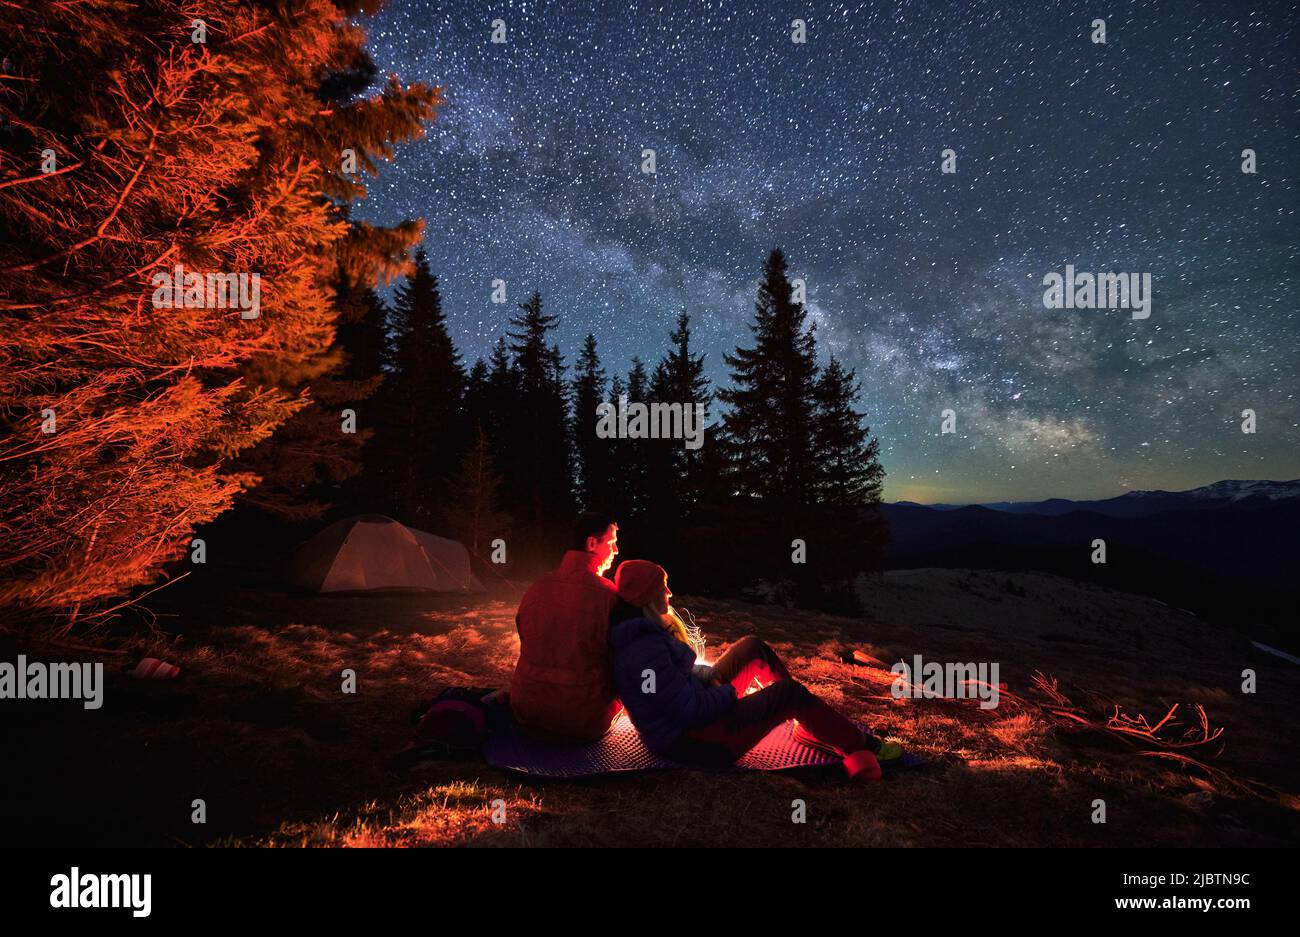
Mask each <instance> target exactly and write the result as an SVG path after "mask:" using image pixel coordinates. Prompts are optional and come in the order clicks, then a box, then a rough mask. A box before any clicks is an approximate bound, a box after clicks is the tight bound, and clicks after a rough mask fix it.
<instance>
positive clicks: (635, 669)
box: [609, 618, 736, 754]
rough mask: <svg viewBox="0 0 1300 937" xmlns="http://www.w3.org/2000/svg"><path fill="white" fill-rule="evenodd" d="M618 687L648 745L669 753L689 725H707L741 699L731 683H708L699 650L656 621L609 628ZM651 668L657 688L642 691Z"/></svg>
mask: <svg viewBox="0 0 1300 937" xmlns="http://www.w3.org/2000/svg"><path fill="white" fill-rule="evenodd" d="M609 646H610V649H611V651H612V652H613V655H614V667H613V670H614V689H615V692H617V693H618V697H619V699H621V700H622V701H623V706H624V707H626V709H627V714H628V717H629V718H630V719H631V720H632V724H633V725H634V726H636V727H637V730H638V731H639V732H640V733H641V738H642V739H643V740H644V741H645V744H646V747H647V748H649V749H650V750H651V751H653V752H657V753H659V754H664V753H665V752H666V751H667V750H668V748H669V747H671V746H672V744H673V742H675V741H677V739H678V737H680V736H681V734H682V732H683V731H685V730H686V729H694V728H696V727H698V726H702V725H707V724H708V723H710V722H713V721H714V720H715V719H717V718H719V717H720V716H722V715H723V714H724V713H726V712H727V710H729V709H731V707H732V706H734V705H735V704H736V688H735V687H733V686H732V685H731V684H730V683H724V684H722V685H721V686H709V685H708V684H707V683H705V682H704V681H703V680H701V679H700V677H699V676H697V675H696V674H695V673H694V672H693V669H694V666H695V651H694V649H692V648H691V646H690V645H688V644H683V643H682V642H681V641H679V640H677V638H676V637H674V636H673V635H672V634H671V633H669V632H668V631H667V630H665V629H664V627H663V626H662V625H660V624H658V623H657V622H653V621H650V620H649V619H646V618H629V619H627V620H626V621H622V622H619V623H617V624H615V625H614V626H613V627H612V628H611V629H610V633H609ZM647 670H652V671H654V692H653V693H647V692H643V687H644V686H645V685H646V682H647V676H646V674H645V672H646V671H647Z"/></svg>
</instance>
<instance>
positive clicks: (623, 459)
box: [599, 374, 636, 523]
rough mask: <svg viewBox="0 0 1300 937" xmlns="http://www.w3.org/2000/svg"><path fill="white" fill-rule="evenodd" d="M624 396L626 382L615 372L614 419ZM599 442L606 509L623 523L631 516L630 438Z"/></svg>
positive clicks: (612, 385)
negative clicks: (605, 481) (606, 484)
mask: <svg viewBox="0 0 1300 937" xmlns="http://www.w3.org/2000/svg"><path fill="white" fill-rule="evenodd" d="M625 396H627V384H626V383H624V381H623V377H622V376H621V375H619V374H615V375H614V377H613V378H612V379H611V380H610V382H609V402H610V404H611V405H612V406H614V407H615V413H614V418H615V420H617V418H618V413H617V408H618V406H619V398H621V397H625ZM599 442H600V443H601V445H602V446H603V447H604V451H605V455H604V459H605V461H606V462H607V464H608V465H609V474H608V480H609V489H608V505H607V509H608V510H609V511H610V512H611V513H612V514H613V515H614V518H615V520H619V521H620V522H621V523H624V522H626V521H627V520H628V519H629V518H631V516H632V507H633V503H634V498H633V496H632V495H633V493H632V490H631V486H630V485H629V483H628V479H629V477H630V476H629V475H628V472H629V471H632V472H635V471H636V467H635V466H631V467H629V465H628V460H629V459H630V458H631V457H632V456H633V455H634V454H635V453H633V452H630V451H629V450H628V443H629V442H630V440H627V439H619V438H617V437H614V438H611V439H601V440H599Z"/></svg>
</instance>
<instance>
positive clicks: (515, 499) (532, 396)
mask: <svg viewBox="0 0 1300 937" xmlns="http://www.w3.org/2000/svg"><path fill="white" fill-rule="evenodd" d="M519 310H520V311H519V314H518V315H516V316H514V317H513V318H512V319H511V320H510V326H511V331H510V332H509V336H510V346H509V347H510V353H511V359H510V374H511V382H512V390H513V394H512V397H511V399H509V400H508V401H505V402H504V404H503V405H504V406H505V408H506V410H505V419H504V420H503V424H504V427H503V428H504V430H505V434H506V436H505V445H506V447H507V450H506V454H507V459H506V461H505V463H504V464H503V466H502V468H503V470H504V474H505V478H506V484H507V489H506V490H507V497H508V498H509V499H510V502H511V505H510V514H511V515H512V516H513V517H514V518H515V521H516V526H517V527H519V526H520V525H522V527H523V534H524V540H525V543H526V545H527V546H528V547H529V548H532V549H534V550H539V551H540V550H545V549H547V548H548V547H550V546H552V545H553V544H554V542H556V541H557V540H558V539H559V538H560V537H561V536H562V533H560V531H561V530H562V529H563V528H564V525H565V523H566V522H567V520H568V517H569V515H570V514H571V513H572V511H573V490H572V488H573V484H572V483H573V479H572V475H571V471H570V464H569V446H568V419H569V416H568V407H567V393H566V390H565V387H564V377H563V375H564V362H563V358H562V356H561V355H560V350H559V348H558V347H552V346H550V345H548V343H547V338H548V337H549V335H550V332H551V331H552V330H553V329H554V328H555V327H556V324H557V323H558V322H559V319H558V318H557V317H556V316H553V315H548V314H546V313H544V312H542V297H541V294H540V293H537V292H534V293H533V295H532V296H531V297H529V299H528V302H526V303H520V304H519ZM489 380H491V377H490V378H489Z"/></svg>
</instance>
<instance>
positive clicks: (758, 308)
mask: <svg viewBox="0 0 1300 937" xmlns="http://www.w3.org/2000/svg"><path fill="white" fill-rule="evenodd" d="M806 319H807V313H806V311H805V310H804V307H803V304H802V303H797V302H795V301H794V298H793V287H792V286H791V284H790V280H789V277H788V275H787V266H786V259H785V254H783V253H782V252H781V250H780V249H779V248H777V249H773V250H772V252H771V253H770V254H769V255H768V258H767V261H766V263H765V264H764V267H763V279H762V280H761V282H760V283H759V287H758V299H757V301H756V302H755V305H754V321H753V322H752V323H751V324H750V331H751V333H752V334H753V337H754V344H753V345H752V346H750V347H748V348H746V347H738V348H737V349H736V351H735V353H734V354H729V355H724V360H725V361H726V363H727V365H728V366H729V367H730V368H731V386H730V387H729V388H726V389H723V390H720V391H719V392H718V399H719V400H721V401H722V402H723V403H724V404H727V405H728V407H729V409H728V410H727V411H726V413H725V414H724V415H723V421H722V425H723V430H724V439H725V445H726V447H727V450H728V455H729V459H728V471H729V475H730V483H731V485H732V487H733V489H734V490H735V491H736V492H737V493H738V494H740V495H741V496H743V497H750V498H758V499H762V500H763V501H764V502H767V503H769V504H770V505H772V506H773V507H775V508H777V509H780V510H782V511H783V512H784V513H786V514H789V513H790V512H791V511H792V510H796V509H797V508H799V507H801V506H804V505H807V504H810V503H812V502H813V500H814V499H815V497H816V483H817V466H816V457H815V455H814V453H813V451H812V422H813V413H814V411H815V409H816V400H815V399H814V395H813V391H814V385H815V382H816V377H817V356H816V340H815V338H814V335H813V331H812V329H811V328H808V327H807V326H806V324H805V323H806Z"/></svg>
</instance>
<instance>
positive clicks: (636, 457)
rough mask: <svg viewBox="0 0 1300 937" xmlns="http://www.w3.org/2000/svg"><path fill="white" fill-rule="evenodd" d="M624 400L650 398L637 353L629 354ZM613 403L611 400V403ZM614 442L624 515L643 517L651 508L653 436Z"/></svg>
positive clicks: (648, 386)
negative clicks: (625, 509) (651, 437)
mask: <svg viewBox="0 0 1300 937" xmlns="http://www.w3.org/2000/svg"><path fill="white" fill-rule="evenodd" d="M627 402H628V403H629V404H633V403H649V402H650V375H649V374H648V373H647V371H646V366H645V362H644V361H642V360H641V358H640V357H638V356H634V357H633V358H632V368H631V370H630V371H628V373H627ZM617 403H618V401H615V405H617ZM647 426H648V422H647ZM618 442H619V445H618V446H617V447H616V452H617V453H618V458H617V465H618V476H619V479H620V484H621V485H623V486H624V489H625V494H624V503H625V504H626V505H627V512H628V516H629V517H633V518H637V519H639V520H644V519H645V518H646V517H647V516H648V515H649V513H650V511H651V510H652V509H653V505H652V504H651V498H652V497H653V496H654V493H653V492H652V491H651V486H650V467H651V459H650V457H649V451H650V449H651V448H652V445H651V444H652V443H653V442H655V440H650V439H633V438H631V436H629V437H628V438H627V439H620V440H619V441H618Z"/></svg>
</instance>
